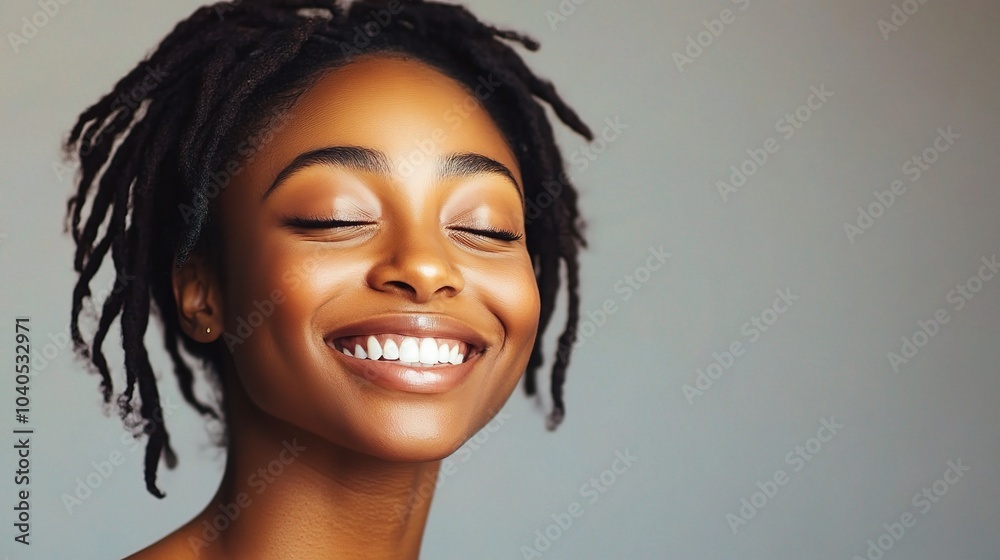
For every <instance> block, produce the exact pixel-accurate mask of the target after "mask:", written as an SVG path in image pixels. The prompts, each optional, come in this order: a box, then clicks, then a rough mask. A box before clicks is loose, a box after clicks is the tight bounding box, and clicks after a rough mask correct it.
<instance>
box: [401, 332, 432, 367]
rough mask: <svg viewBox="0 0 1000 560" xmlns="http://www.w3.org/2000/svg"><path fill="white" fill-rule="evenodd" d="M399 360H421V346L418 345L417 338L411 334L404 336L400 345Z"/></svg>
mask: <svg viewBox="0 0 1000 560" xmlns="http://www.w3.org/2000/svg"><path fill="white" fill-rule="evenodd" d="M432 342H433V341H432ZM399 361H401V362H419V361H420V347H419V346H418V345H417V339H415V338H413V337H411V336H407V337H404V338H403V342H402V343H400V345H399Z"/></svg>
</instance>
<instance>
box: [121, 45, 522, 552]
mask: <svg viewBox="0 0 1000 560" xmlns="http://www.w3.org/2000/svg"><path fill="white" fill-rule="evenodd" d="M472 95H473V94H472V93H470V92H469V91H468V90H467V89H465V88H464V87H463V86H462V85H461V84H460V83H458V82H456V81H454V80H453V79H451V78H449V77H447V76H445V75H443V74H441V73H440V72H438V71H437V70H435V69H433V68H431V67H430V66H427V65H425V64H424V63H421V62H418V61H415V60H406V59H402V58H399V57H386V56H374V57H367V58H364V59H360V60H358V61H356V62H354V63H352V64H350V65H347V66H345V67H342V68H339V69H336V70H333V71H330V72H328V73H326V74H324V75H323V77H322V78H320V79H319V80H318V81H317V82H316V83H315V84H314V85H313V86H312V87H310V89H309V90H307V91H306V92H305V93H304V94H303V95H302V96H301V97H300V98H299V99H298V100H297V101H296V103H295V105H294V106H293V107H292V109H291V110H290V113H289V116H290V119H288V120H287V121H285V124H284V125H283V126H281V127H280V129H279V130H277V132H276V134H275V135H274V137H273V139H272V140H271V141H270V142H268V143H267V144H266V145H264V146H263V147H262V148H261V150H260V151H259V152H258V153H257V155H256V157H255V158H254V159H253V161H252V162H250V163H249V164H248V165H247V166H246V167H245V170H244V171H243V172H242V173H241V174H239V175H237V176H236V177H235V178H234V180H233V181H232V183H231V184H230V185H229V186H227V188H226V189H224V190H223V191H222V193H221V195H220V197H219V200H218V203H219V210H220V218H221V222H220V223H221V226H222V231H223V236H224V244H223V246H224V250H223V252H224V262H223V267H224V269H225V274H224V275H222V274H219V271H216V270H213V268H212V267H211V266H210V265H209V264H208V262H207V261H206V260H203V259H200V258H194V259H192V260H191V261H190V262H189V264H188V265H186V266H185V267H184V268H182V269H181V270H179V271H177V272H176V273H175V277H174V285H175V293H176V295H177V299H178V311H179V313H180V314H181V317H182V324H183V325H184V328H185V330H186V332H187V334H188V335H189V336H192V337H193V338H195V339H197V340H200V341H204V342H210V341H214V343H215V344H221V345H231V346H232V347H233V352H232V353H231V354H230V355H231V358H232V359H231V360H230V362H229V364H228V368H227V369H228V371H227V372H226V375H227V379H228V382H229V383H228V387H229V393H228V394H227V399H228V418H227V420H228V426H229V430H230V433H231V444H230V449H229V456H228V464H227V472H226V475H225V478H224V479H223V482H222V485H221V487H220V489H219V493H218V494H217V495H216V496H215V498H213V500H212V502H211V503H210V504H209V505H208V506H206V508H205V509H204V510H203V512H202V513H201V514H199V516H198V517H196V518H195V519H193V520H192V521H191V522H189V523H188V524H187V525H185V526H184V527H182V528H181V529H179V530H178V531H176V532H174V533H173V534H171V535H170V536H168V537H166V538H165V539H164V540H162V541H160V542H159V543H157V544H156V545H153V546H152V547H150V548H149V549H146V550H145V551H143V552H141V553H139V554H138V555H136V556H135V558H168V557H169V558H211V559H216V558H240V559H252V558H416V557H417V553H418V552H419V547H420V541H421V538H422V535H423V530H424V525H425V522H426V519H427V513H428V508H429V505H430V500H426V499H418V498H417V495H416V491H417V488H418V486H419V485H420V484H421V483H424V482H426V481H427V480H433V479H434V476H435V474H436V473H437V469H438V466H439V464H440V460H441V459H442V458H444V457H446V456H448V455H449V454H451V453H452V452H454V451H455V450H457V449H458V448H459V447H460V446H461V445H462V443H464V442H465V440H466V439H468V438H469V437H471V436H472V435H474V434H475V433H476V432H477V431H478V430H479V429H480V428H482V427H483V426H484V425H485V424H486V423H487V422H488V421H489V420H490V418H492V416H493V415H494V414H496V413H497V412H498V411H499V410H500V408H501V407H502V406H503V404H504V402H505V401H506V400H507V398H508V397H509V396H510V394H511V392H512V391H513V390H514V388H515V387H516V385H517V383H518V381H519V379H520V376H521V374H522V373H523V372H524V369H525V366H526V365H527V362H528V357H529V354H530V350H531V348H532V345H533V343H534V340H535V336H536V333H537V327H538V313H539V295H538V288H537V285H536V282H535V277H534V273H533V268H532V265H531V261H530V258H529V255H528V251H527V248H526V245H525V240H524V218H523V216H524V212H523V206H522V194H521V189H522V187H521V176H520V170H519V168H518V166H517V161H516V158H515V157H514V155H513V154H512V152H511V150H510V148H509V147H508V146H507V144H506V142H505V140H504V138H503V135H502V134H501V132H500V131H499V129H498V127H497V126H496V124H495V123H494V122H493V121H492V120H491V118H490V117H489V115H488V114H487V113H486V112H485V110H483V109H481V108H479V107H478V106H477V107H476V108H475V109H473V110H471V111H469V112H468V113H465V112H463V113H462V114H463V115H467V116H465V117H464V118H462V119H461V121H460V122H458V124H457V125H456V122H457V121H456V120H455V112H454V107H456V106H462V105H463V104H464V105H465V107H466V108H467V107H469V105H471V104H470V103H468V100H469V98H470V96H472ZM473 98H474V96H473ZM336 147H347V148H360V149H362V151H363V152H364V153H365V154H368V155H369V156H372V155H374V157H375V160H374V161H375V163H378V161H377V160H378V157H379V154H381V155H382V156H384V158H383V161H381V164H382V165H381V166H379V165H372V161H369V162H368V163H367V164H365V165H358V164H356V163H355V164H349V165H345V164H343V162H342V160H338V161H341V163H329V162H328V163H322V164H314V165H310V166H304V167H303V166H298V167H297V169H294V170H293V172H291V173H288V172H286V173H283V174H282V173H281V172H282V170H283V169H285V168H286V167H287V166H289V165H290V164H291V163H293V162H294V161H296V158H298V157H299V156H301V155H302V154H306V153H309V152H313V151H315V150H322V149H326V148H336ZM330 152H331V151H330V150H327V153H330ZM333 152H337V150H333ZM339 153H341V154H343V151H340V152H339ZM352 153H354V152H352ZM463 154H465V155H466V156H465V157H466V159H468V158H469V156H468V154H473V155H474V156H473V159H477V158H478V161H479V162H480V163H482V162H487V163H488V162H489V161H492V162H495V163H497V164H499V166H494V167H493V168H490V169H491V170H488V171H480V172H478V173H469V171H470V170H469V169H461V168H459V167H458V166H454V165H453V166H451V167H450V168H449V167H448V166H443V165H442V164H443V162H445V161H446V160H447V159H448V158H449V157H453V156H456V155H463ZM355 155H356V153H355ZM483 158H488V160H487V159H483ZM328 159H331V158H328ZM332 159H334V160H336V159H337V158H332ZM369 159H370V158H369ZM352 161H355V162H356V161H357V159H356V158H355V160H352ZM453 161H454V160H453ZM503 168H506V169H507V170H509V172H510V176H506V175H505V174H504V172H503V170H502V169H503ZM480 169H482V167H481V168H480ZM279 174H281V175H282V180H281V181H280V182H279V184H277V185H274V183H275V179H276V178H278V177H279ZM512 179H513V181H512ZM272 187H273V188H272ZM296 219H299V220H300V221H295V220H296ZM302 219H310V220H317V219H325V220H329V219H336V220H342V221H346V222H352V223H356V224H355V225H354V226H353V227H337V228H333V227H329V228H324V229H316V228H315V227H313V226H315V225H316V224H313V223H306V224H305V225H303V222H301V220H302ZM489 229H497V230H509V231H510V232H513V233H515V234H516V235H518V236H520V238H519V239H516V240H513V241H510V240H504V239H494V238H492V237H491V235H493V234H489V235H483V234H480V233H475V232H471V231H470V230H489ZM220 278H224V279H225V281H224V282H223V281H221V280H220ZM267 302H271V303H272V304H273V305H272V306H270V307H269V306H268V304H267ZM276 302H277V303H276ZM269 308H272V311H270V313H269V314H268V316H267V317H266V318H265V319H263V321H251V320H250V319H251V318H253V319H256V318H258V317H263V316H264V313H263V311H262V310H266V309H269ZM255 312H256V315H254V314H255ZM442 317H444V318H445V319H444V320H438V319H440V318H442ZM241 320H242V321H244V322H245V324H248V325H250V324H252V323H253V322H258V323H259V326H256V327H253V328H251V332H250V334H249V336H246V337H242V335H240V334H239V333H240V322H241ZM206 327H210V328H211V333H210V334H209V333H205V328H206ZM379 329H381V330H379ZM386 333H396V334H400V335H416V336H426V337H431V338H441V339H458V340H462V341H463V342H465V343H468V344H470V345H472V346H473V347H475V348H476V351H475V352H473V351H470V353H472V354H474V355H472V356H466V357H465V363H463V364H462V365H460V366H453V365H445V366H433V367H435V368H438V367H441V368H443V369H441V370H438V371H437V372H435V370H431V369H428V370H427V371H425V372H424V373H423V374H421V373H420V372H419V371H418V372H416V373H415V374H414V375H411V376H410V378H411V379H416V380H417V381H415V383H416V385H418V387H411V386H410V385H407V384H406V376H405V375H404V376H402V378H404V379H403V381H401V382H400V383H402V384H398V383H397V384H394V383H388V384H387V383H381V382H379V381H378V380H376V381H375V382H373V381H372V376H373V375H377V374H379V372H380V371H383V370H384V369H385V368H386V367H387V366H385V365H384V364H380V365H379V366H378V367H376V368H368V369H366V368H365V367H364V364H365V362H362V361H361V360H359V359H358V358H355V357H349V356H346V355H344V354H343V353H341V352H339V351H337V350H336V349H335V348H333V347H331V345H330V344H328V341H329V340H330V339H331V337H337V336H357V335H363V334H375V335H378V334H386ZM242 334H246V330H245V329H244V330H243V331H242ZM233 335H235V336H236V337H234V336H233ZM235 340H238V341H239V342H234V341H235ZM447 371H451V372H452V373H447ZM428 372H432V373H428ZM441 372H445V373H441ZM449 376H450V377H449ZM442 377H447V379H446V381H443V382H439V383H438V384H437V385H432V386H431V387H430V389H428V385H427V383H426V381H427V380H428V379H430V380H433V379H439V378H442ZM292 442H295V445H297V446H298V447H299V448H304V450H301V451H300V452H298V454H297V455H295V456H294V457H293V453H292V452H291V451H289V447H288V446H287V445H286V443H292ZM276 459H277V460H279V461H281V462H282V465H283V468H282V472H281V474H280V475H279V476H273V477H271V479H272V480H271V481H270V482H267V484H266V487H265V488H264V489H263V490H262V491H261V490H260V488H259V485H260V480H261V477H260V476H258V477H256V478H253V475H254V474H255V473H258V470H259V469H261V468H264V469H265V471H266V469H267V466H268V464H269V463H272V462H273V461H274V460H276ZM286 460H287V462H286ZM248 480H249V481H254V482H256V484H257V486H252V485H251V483H250V482H248ZM241 493H245V494H247V495H248V496H249V497H250V499H251V500H252V503H251V504H250V505H248V506H246V507H241V508H240V514H239V517H238V519H237V520H236V521H234V522H232V523H231V526H230V527H229V528H228V529H226V530H224V531H220V532H219V536H218V538H217V539H215V540H214V541H213V542H210V543H209V542H205V541H204V538H205V537H204V534H203V531H204V530H205V524H204V522H205V521H208V522H209V524H211V520H212V519H213V518H215V517H217V516H219V515H220V514H221V512H222V509H220V507H221V508H225V506H226V505H228V504H238V503H239V498H240V494H241ZM413 500H416V501H415V502H414V501H413ZM401 512H402V513H401ZM198 539H202V540H203V541H202V542H205V544H207V546H204V547H202V546H200V545H199V541H198ZM196 549H197V553H196V552H195V551H196ZM198 554H200V556H198Z"/></svg>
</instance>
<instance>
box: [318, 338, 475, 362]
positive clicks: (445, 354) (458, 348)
mask: <svg viewBox="0 0 1000 560" xmlns="http://www.w3.org/2000/svg"><path fill="white" fill-rule="evenodd" d="M327 344H328V345H329V346H330V347H332V348H333V349H334V350H337V351H339V352H341V353H343V354H344V355H346V356H350V357H352V358H357V359H361V360H369V361H378V362H395V363H398V364H400V365H404V366H411V367H412V366H421V367H434V366H443V365H449V364H450V365H458V364H461V363H463V362H464V361H465V360H467V359H469V358H471V357H472V356H473V355H475V354H476V353H478V352H479V349H477V348H475V347H473V346H472V345H470V344H469V343H467V342H464V341H461V340H457V339H450V338H417V337H413V336H405V335H401V334H391V333H386V334H370V335H359V336H345V337H340V338H335V339H333V340H330V341H328V342H327Z"/></svg>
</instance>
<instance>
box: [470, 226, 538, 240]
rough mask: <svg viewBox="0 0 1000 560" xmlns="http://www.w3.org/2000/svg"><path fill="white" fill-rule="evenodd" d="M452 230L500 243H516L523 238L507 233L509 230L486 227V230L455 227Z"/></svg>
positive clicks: (518, 234)
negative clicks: (495, 240)
mask: <svg viewBox="0 0 1000 560" xmlns="http://www.w3.org/2000/svg"><path fill="white" fill-rule="evenodd" d="M452 229H453V230H455V231H461V232H465V233H471V234H473V235H479V236H482V237H488V238H490V239H497V240H500V241H517V240H518V239H521V238H522V237H524V236H523V235H521V234H520V233H515V232H513V231H509V230H506V229H500V228H495V227H487V228H463V227H456V228H452Z"/></svg>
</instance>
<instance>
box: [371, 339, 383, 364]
mask: <svg viewBox="0 0 1000 560" xmlns="http://www.w3.org/2000/svg"><path fill="white" fill-rule="evenodd" d="M381 357H382V346H381V345H379V343H378V340H376V339H375V337H374V336H371V335H368V359H369V360H377V359H379V358H381Z"/></svg>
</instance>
